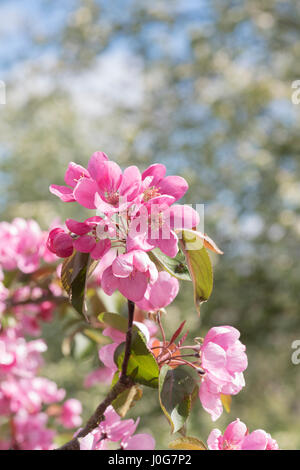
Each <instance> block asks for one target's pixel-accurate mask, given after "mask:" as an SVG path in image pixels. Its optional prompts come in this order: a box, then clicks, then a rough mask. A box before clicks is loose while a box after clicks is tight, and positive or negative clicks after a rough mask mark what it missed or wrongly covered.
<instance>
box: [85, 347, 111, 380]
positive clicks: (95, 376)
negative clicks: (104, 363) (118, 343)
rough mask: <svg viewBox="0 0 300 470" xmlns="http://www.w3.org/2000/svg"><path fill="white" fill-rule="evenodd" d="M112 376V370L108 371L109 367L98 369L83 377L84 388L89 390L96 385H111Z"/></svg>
mask: <svg viewBox="0 0 300 470" xmlns="http://www.w3.org/2000/svg"><path fill="white" fill-rule="evenodd" d="M103 347H105V346H103ZM113 376H114V370H112V369H110V368H109V367H99V368H98V369H96V370H94V371H92V372H90V373H89V374H88V375H87V376H86V377H85V379H84V386H85V387H86V388H90V387H93V386H94V385H96V384H98V383H104V384H111V381H112V379H113Z"/></svg>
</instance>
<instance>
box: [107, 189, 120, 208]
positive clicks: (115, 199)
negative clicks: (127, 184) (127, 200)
mask: <svg viewBox="0 0 300 470" xmlns="http://www.w3.org/2000/svg"><path fill="white" fill-rule="evenodd" d="M105 198H106V201H107V202H108V203H109V204H111V205H112V206H117V205H118V203H119V193H118V192H115V193H107V194H106V196H105Z"/></svg>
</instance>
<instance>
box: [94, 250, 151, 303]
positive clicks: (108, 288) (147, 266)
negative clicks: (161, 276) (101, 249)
mask: <svg viewBox="0 0 300 470" xmlns="http://www.w3.org/2000/svg"><path fill="white" fill-rule="evenodd" d="M157 277H158V272H157V269H156V266H155V264H154V263H153V262H152V261H150V258H149V257H148V255H147V254H146V253H144V252H143V251H142V250H134V251H130V252H129V253H125V254H123V255H119V256H116V258H115V259H114V260H113V262H112V265H111V266H109V267H108V268H106V269H105V271H104V272H103V275H102V278H101V287H102V289H103V290H104V292H105V293H106V294H108V295H112V293H113V292H114V291H115V290H116V289H118V290H119V291H120V292H121V294H123V295H124V297H126V298H127V299H129V300H132V301H133V302H137V301H139V300H141V299H142V298H143V296H144V294H145V292H146V289H147V286H148V282H154V281H155V280H156V279H157Z"/></svg>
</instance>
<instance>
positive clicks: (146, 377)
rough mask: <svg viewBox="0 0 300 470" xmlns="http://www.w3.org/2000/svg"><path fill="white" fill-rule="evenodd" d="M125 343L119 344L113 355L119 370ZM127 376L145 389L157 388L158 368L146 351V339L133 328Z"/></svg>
mask: <svg viewBox="0 0 300 470" xmlns="http://www.w3.org/2000/svg"><path fill="white" fill-rule="evenodd" d="M124 349H125V343H121V344H120V345H119V346H118V347H117V349H116V351H115V355H114V360H115V363H116V365H117V366H118V368H119V370H121V368H122V364H123V359H124ZM127 375H128V376H130V377H132V378H133V380H134V381H135V382H137V383H140V384H142V385H146V386H147V387H151V388H157V387H158V377H159V367H158V365H157V362H156V360H155V359H154V356H153V355H152V353H151V351H150V350H149V349H148V347H147V344H146V339H145V337H144V335H143V333H142V332H141V331H140V330H139V329H138V328H137V327H136V326H134V327H133V332H132V342H131V354H130V358H129V361H128V367H127Z"/></svg>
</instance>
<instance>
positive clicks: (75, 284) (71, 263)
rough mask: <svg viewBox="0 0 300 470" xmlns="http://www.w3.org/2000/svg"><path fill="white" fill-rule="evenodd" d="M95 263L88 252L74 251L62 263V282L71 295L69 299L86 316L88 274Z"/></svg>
mask: <svg viewBox="0 0 300 470" xmlns="http://www.w3.org/2000/svg"><path fill="white" fill-rule="evenodd" d="M94 267H95V263H94V262H93V263H91V260H90V256H89V254H88V253H80V252H78V251H74V253H73V254H72V255H71V256H70V257H69V258H67V259H66V260H65V261H64V262H63V265H62V272H61V282H62V285H63V287H64V289H65V290H66V291H67V293H68V295H69V300H70V302H71V304H72V305H73V307H74V308H75V310H76V311H77V312H78V313H80V314H81V315H84V317H85V318H86V319H87V316H86V303H85V294H86V282H87V278H88V275H89V274H90V273H91V271H92V270H93V269H94Z"/></svg>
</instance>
